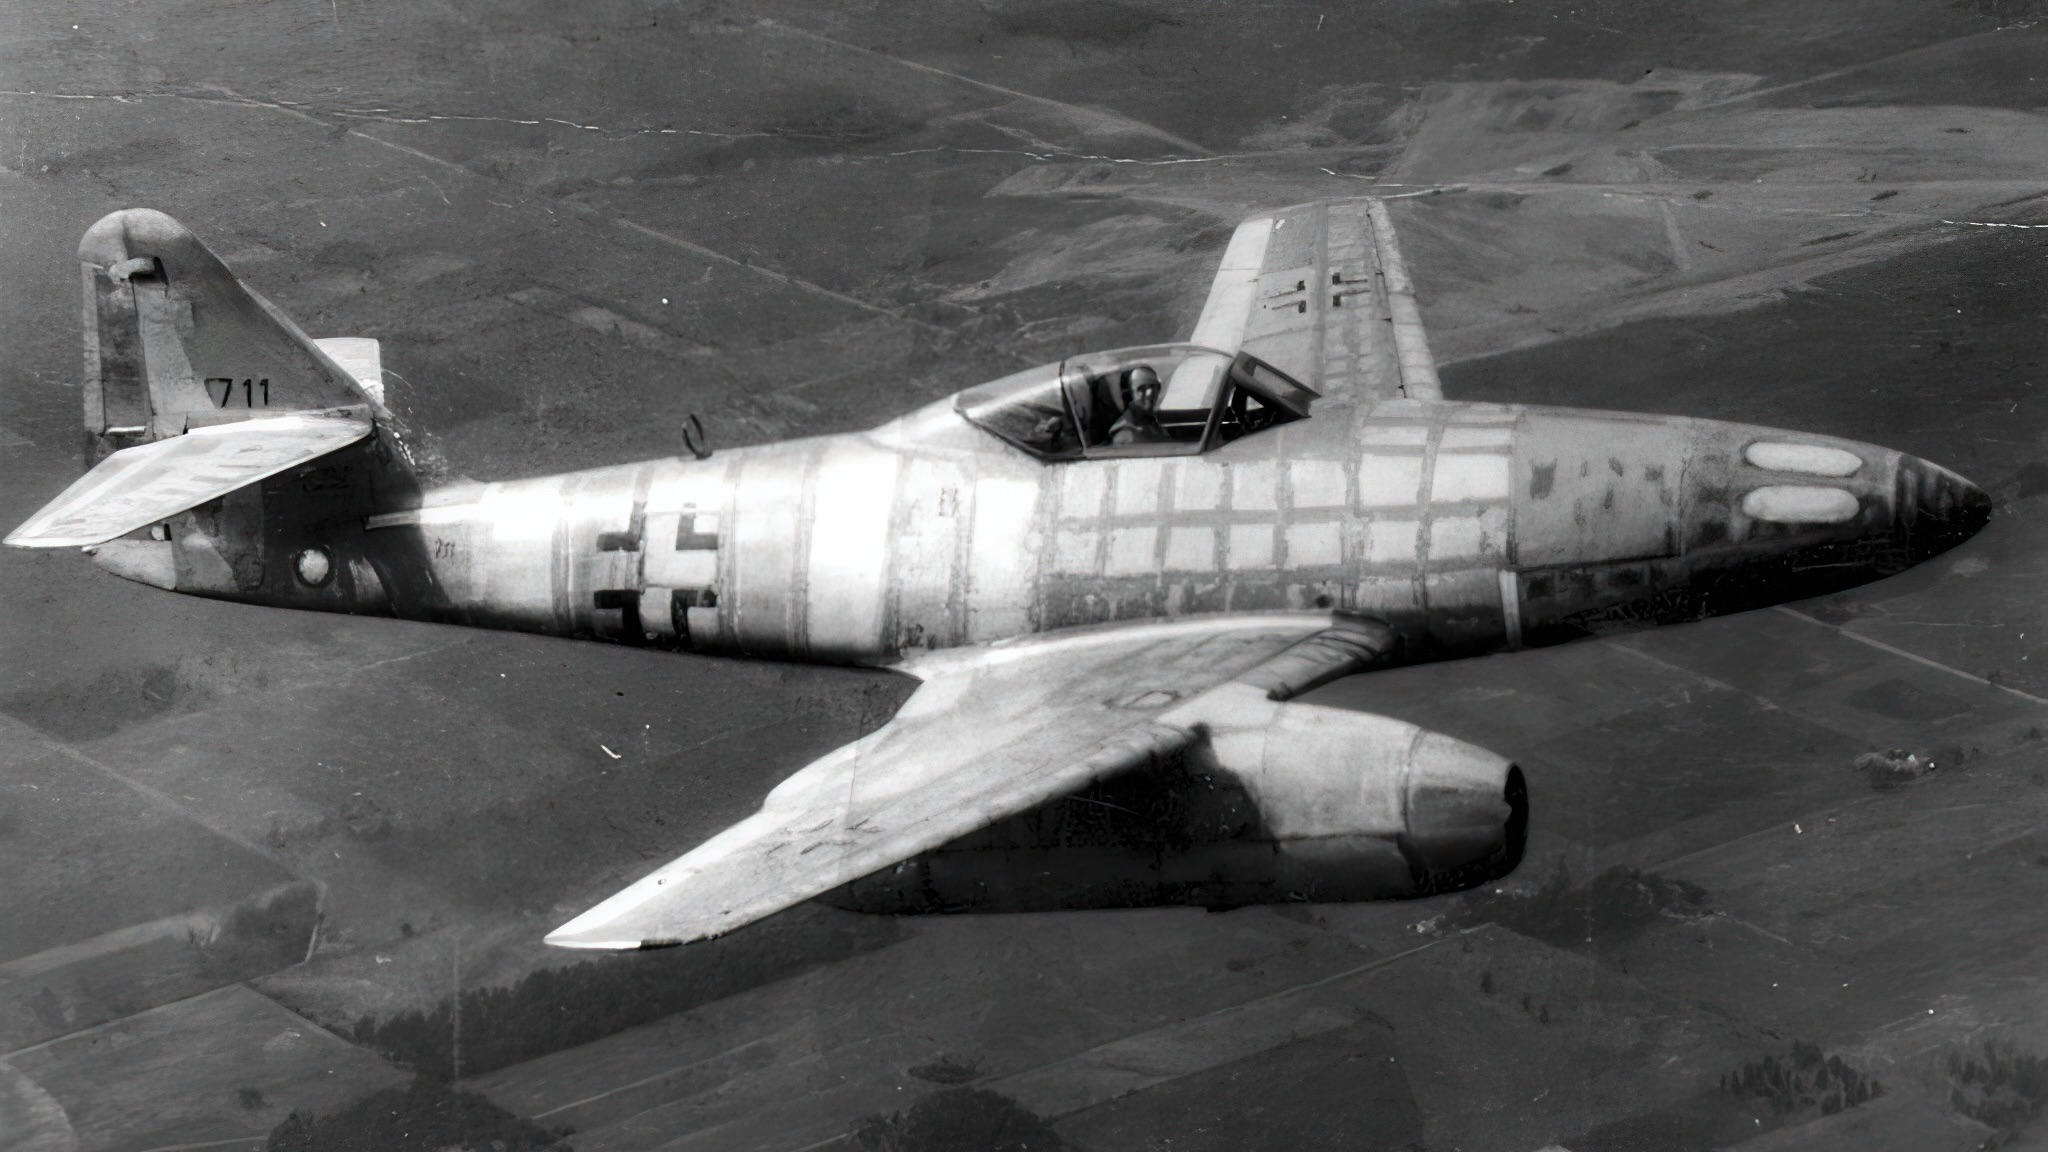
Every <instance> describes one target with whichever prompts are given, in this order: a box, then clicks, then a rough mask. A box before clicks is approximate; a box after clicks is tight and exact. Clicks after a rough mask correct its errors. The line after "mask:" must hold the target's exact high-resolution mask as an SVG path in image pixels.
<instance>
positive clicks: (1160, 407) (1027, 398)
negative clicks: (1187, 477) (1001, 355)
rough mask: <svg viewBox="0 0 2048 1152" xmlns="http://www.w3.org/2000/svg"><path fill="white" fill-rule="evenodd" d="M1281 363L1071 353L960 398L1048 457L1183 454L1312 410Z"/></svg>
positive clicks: (1187, 349) (1203, 353) (1160, 353)
mask: <svg viewBox="0 0 2048 1152" xmlns="http://www.w3.org/2000/svg"><path fill="white" fill-rule="evenodd" d="M1314 396H1315V393H1314V392H1313V391H1311V390H1310V389H1308V388H1306V387H1303V386H1302V385H1301V384H1299V383H1298V382H1296V381H1295V380H1293V379H1292V378H1290V377H1288V376H1287V375H1286V374H1285V373H1282V372H1280V371H1278V370H1277V369H1274V368H1273V367H1272V366H1270V365H1268V364H1265V363H1264V362H1262V361H1259V360H1257V359H1254V358H1253V357H1251V356H1247V355H1243V354H1240V355H1237V356H1234V357H1233V356H1231V355H1229V354H1228V353H1225V352H1221V351H1218V350H1216V349H1213V348H1203V347H1200V346H1198V345H1193V344H1155V345H1146V346H1142V347H1137V348H1120V349H1115V350H1113V351H1108V352H1095V353H1089V354H1087V355H1082V356H1075V357H1071V358H1069V359H1067V360H1064V361H1061V362H1060V363H1057V364H1045V365H1041V366H1039V367H1037V368H1031V369H1027V370H1025V371H1023V372H1018V373H1015V374H1013V375H1010V376H1005V377H1003V378H1002V379H1000V380H992V381H990V382H989V383H987V384H983V385H980V386H978V387H975V388H970V389H968V390H967V391H965V392H962V393H961V394H960V398H959V400H958V401H957V403H956V407H957V409H958V411H959V412H960V413H961V415H963V416H965V417H966V418H967V419H968V420H970V421H972V422H973V423H975V424H977V425H979V426H981V427H982V428H984V429H986V430H988V431H989V432H992V433H994V434H995V435H997V436H999V437H1001V438H1002V439H1004V440H1007V441H1009V442H1010V443H1012V444H1015V445H1016V446H1017V447H1019V448H1022V449H1024V450H1025V451H1028V452H1031V453H1033V454H1035V455H1038V456H1041V457H1044V458H1047V459H1073V458H1075V457H1079V456H1090V457H1093V456H1154V455H1182V454H1189V453H1195V452H1201V451H1205V450H1207V449H1209V448H1212V447H1215V446H1216V445H1218V444H1222V443H1227V442H1229V441H1231V440H1235V439H1237V438H1238V437H1240V436H1245V435H1249V434H1251V433H1253V432H1257V431H1260V430H1262V429H1265V428H1269V427H1271V426H1273V425H1275V424H1280V423H1284V422H1286V421H1288V420H1298V419H1301V418H1303V417H1305V416H1307V415H1308V405H1309V401H1310V400H1311V399H1313V398H1314Z"/></svg>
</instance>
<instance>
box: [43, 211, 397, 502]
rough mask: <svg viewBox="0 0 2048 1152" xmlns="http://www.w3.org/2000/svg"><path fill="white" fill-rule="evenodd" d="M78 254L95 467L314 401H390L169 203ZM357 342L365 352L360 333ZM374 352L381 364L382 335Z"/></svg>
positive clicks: (123, 217)
mask: <svg viewBox="0 0 2048 1152" xmlns="http://www.w3.org/2000/svg"><path fill="white" fill-rule="evenodd" d="M78 259H79V263H80V265H81V271H82V276H83V281H84V294H85V326H84V327H85V387H84V389H83V392H84V400H85V412H84V417H85V434H86V463H87V465H88V466H90V465H92V464H96V463H98V462H99V461H100V460H102V459H104V458H105V457H106V456H108V455H109V454H111V453H113V452H116V451H119V450H120V449H123V448H129V447H133V446H135V445H137V444H143V443H147V442H150V441H154V440H161V439H164V438H165V437H169V436H178V435H182V434H183V433H185V432H187V431H189V430H191V429H193V428H198V427H205V426H209V425H216V424H224V423H229V422H233V421H238V420H247V419H252V418H257V417H262V416H267V415H279V414H282V413H285V412H306V411H326V412H336V413H337V414H339V413H341V412H346V411H348V410H352V409H353V410H359V412H360V415H361V417H362V418H364V419H368V418H370V417H371V416H372V415H373V414H374V413H376V412H377V411H379V410H380V409H381V408H382V405H381V404H380V403H379V402H378V400H377V398H376V397H375V396H374V395H373V394H372V393H371V391H370V390H368V389H366V388H365V387H364V385H363V383H361V382H359V381H358V380H357V378H356V377H355V376H354V375H353V374H352V373H351V372H350V371H349V370H348V368H346V367H344V366H343V365H342V364H341V363H339V362H337V360H336V358H335V357H334V356H333V355H330V354H329V353H328V352H327V351H326V350H324V349H323V348H322V347H321V342H318V341H315V340H313V339H311V338H310V337H308V336H307V335H306V334H305V333H304V332H303V331H301V330H300V329H299V327H298V325H296V324H294V323H292V321H291V319H290V318H289V317H287V316H286V315H285V314H284V313H283V312H281V311H279V310H278V308H277V307H276V306H275V305H273V304H271V303H270V301H268V300H265V299H264V298H263V297H262V296H260V295H258V294H257V293H256V292H254V291H252V290H251V289H250V288H249V287H248V286H247V285H245V284H243V283H242V282H241V281H240V280H238V279H236V278H235V275H234V273H233V272H231V271H230V270H229V269H228V267H227V265H226V264H224V263H222V262H221V260H220V258H219V257H218V256H215V255H214V254H213V252H212V251H211V250H209V249H208V248H207V247H206V245H205V244H204V243H202V242H201V241H200V240H199V238H198V237H197V236H195V235H193V233H192V232H191V231H190V230H189V229H187V228H186V227H185V226H184V225H182V224H179V223H178V222H177V221H176V220H173V219H171V218H170V217H169V216H167V215H165V214H163V213H162V212H156V211H152V210H150V209H146V208H131V209H127V210H124V211H120V212H115V213H113V214H111V215H109V216H106V217H104V218H103V219H101V220H100V221H99V222H98V223H97V224H94V225H93V226H92V227H91V228H90V229H89V230H87V232H86V234H85V238H84V239H83V240H81V241H80V242H79V246H78ZM337 343H339V342H337ZM350 343H351V344H352V345H356V346H357V347H356V348H355V351H356V352H357V353H358V356H357V358H358V359H360V358H362V357H361V352H362V349H360V347H359V345H360V344H361V343H362V342H360V341H352V342H350ZM367 356H368V361H369V362H372V363H374V361H375V359H376V351H375V347H374V344H372V346H371V347H370V348H369V349H368V350H367ZM350 414H351V415H353V414H355V413H354V412H350Z"/></svg>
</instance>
